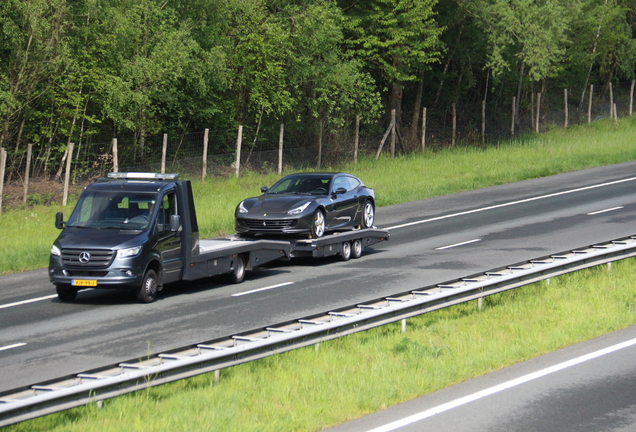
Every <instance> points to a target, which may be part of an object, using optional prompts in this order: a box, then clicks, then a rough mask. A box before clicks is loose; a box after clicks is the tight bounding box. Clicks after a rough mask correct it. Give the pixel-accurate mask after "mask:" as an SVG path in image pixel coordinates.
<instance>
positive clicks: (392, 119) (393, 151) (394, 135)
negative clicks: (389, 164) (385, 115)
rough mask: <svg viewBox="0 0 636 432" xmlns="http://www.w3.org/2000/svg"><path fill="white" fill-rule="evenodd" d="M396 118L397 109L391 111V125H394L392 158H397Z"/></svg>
mask: <svg viewBox="0 0 636 432" xmlns="http://www.w3.org/2000/svg"><path fill="white" fill-rule="evenodd" d="M396 120H397V119H396V117H395V108H393V109H392V110H391V124H392V125H393V128H392V129H391V157H392V158H394V157H395V138H396V133H395V130H396V124H395V122H396Z"/></svg>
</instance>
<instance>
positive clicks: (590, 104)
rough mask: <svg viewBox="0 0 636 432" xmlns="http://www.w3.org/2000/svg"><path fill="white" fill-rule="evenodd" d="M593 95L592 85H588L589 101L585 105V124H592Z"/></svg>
mask: <svg viewBox="0 0 636 432" xmlns="http://www.w3.org/2000/svg"><path fill="white" fill-rule="evenodd" d="M593 94H594V84H590V100H589V101H588V103H587V122H588V123H592V95H593Z"/></svg>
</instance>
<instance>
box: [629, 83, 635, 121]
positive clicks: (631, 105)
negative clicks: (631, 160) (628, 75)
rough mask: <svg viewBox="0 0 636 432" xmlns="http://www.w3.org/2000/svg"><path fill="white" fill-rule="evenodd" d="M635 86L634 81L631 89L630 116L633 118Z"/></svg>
mask: <svg viewBox="0 0 636 432" xmlns="http://www.w3.org/2000/svg"><path fill="white" fill-rule="evenodd" d="M634 84H636V81H634V80H632V85H631V87H630V88H629V116H630V117H631V116H632V113H633V112H634V109H633V108H634Z"/></svg>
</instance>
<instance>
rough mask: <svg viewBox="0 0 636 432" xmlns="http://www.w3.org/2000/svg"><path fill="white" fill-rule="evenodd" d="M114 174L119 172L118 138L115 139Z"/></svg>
mask: <svg viewBox="0 0 636 432" xmlns="http://www.w3.org/2000/svg"><path fill="white" fill-rule="evenodd" d="M113 172H119V160H118V156H117V138H113Z"/></svg>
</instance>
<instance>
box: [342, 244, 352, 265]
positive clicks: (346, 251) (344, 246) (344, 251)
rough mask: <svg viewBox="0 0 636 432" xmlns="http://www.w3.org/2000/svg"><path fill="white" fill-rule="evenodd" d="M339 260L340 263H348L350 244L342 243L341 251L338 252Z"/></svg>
mask: <svg viewBox="0 0 636 432" xmlns="http://www.w3.org/2000/svg"><path fill="white" fill-rule="evenodd" d="M340 259H341V260H342V261H349V260H350V259H351V243H350V242H348V241H346V242H344V243H342V251H341V252H340Z"/></svg>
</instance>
